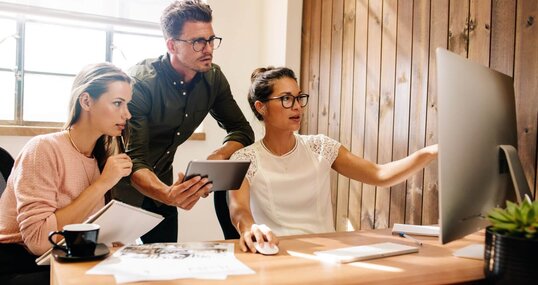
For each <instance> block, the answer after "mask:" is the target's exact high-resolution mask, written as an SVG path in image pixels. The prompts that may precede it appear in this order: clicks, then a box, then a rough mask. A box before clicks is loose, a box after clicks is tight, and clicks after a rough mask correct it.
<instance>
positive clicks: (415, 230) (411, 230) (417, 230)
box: [392, 224, 439, 237]
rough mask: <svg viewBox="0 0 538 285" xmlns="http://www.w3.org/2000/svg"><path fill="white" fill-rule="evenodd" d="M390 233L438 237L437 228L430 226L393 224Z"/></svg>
mask: <svg viewBox="0 0 538 285" xmlns="http://www.w3.org/2000/svg"><path fill="white" fill-rule="evenodd" d="M392 233H393V234H399V233H406V234H413V235H421V236H432V237H438V236H439V226H432V225H408V224H394V226H392Z"/></svg>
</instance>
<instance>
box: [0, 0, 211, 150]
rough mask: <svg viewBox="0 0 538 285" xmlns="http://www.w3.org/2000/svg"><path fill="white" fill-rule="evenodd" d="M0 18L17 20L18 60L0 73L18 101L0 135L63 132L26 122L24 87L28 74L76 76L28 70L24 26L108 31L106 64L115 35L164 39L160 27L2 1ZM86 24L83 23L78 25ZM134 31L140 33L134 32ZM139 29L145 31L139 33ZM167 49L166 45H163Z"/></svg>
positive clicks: (55, 125) (200, 135) (201, 136)
mask: <svg viewBox="0 0 538 285" xmlns="http://www.w3.org/2000/svg"><path fill="white" fill-rule="evenodd" d="M0 11H2V13H0V17H1V18H5V19H11V20H15V21H16V33H17V35H18V37H17V38H16V47H15V49H16V60H15V67H14V68H13V69H10V68H0V70H1V71H7V72H13V73H14V76H15V78H14V79H13V80H16V81H15V90H14V91H15V101H14V105H15V106H14V108H15V110H14V120H0V136H35V135H40V134H46V133H51V132H56V131H60V130H61V129H62V126H63V125H64V124H65V123H64V122H45V121H24V120H23V115H24V110H23V107H24V106H23V99H24V93H23V90H24V89H23V87H24V78H25V76H24V75H25V74H26V73H27V74H42V75H62V76H73V77H74V76H75V75H76V74H71V73H58V72H46V71H35V70H25V67H24V59H25V58H24V50H25V46H24V45H25V39H26V35H25V27H26V25H27V23H43V24H58V22H57V21H62V22H65V21H73V23H68V24H64V23H61V25H65V26H68V27H79V28H84V29H96V30H101V31H105V34H106V40H105V44H106V46H104V47H103V48H104V49H105V50H106V52H105V55H106V56H105V58H104V59H103V61H107V62H112V60H113V58H112V55H113V48H114V46H113V40H114V35H115V34H127V35H139V36H147V37H162V36H161V35H160V33H161V31H160V27H159V24H156V23H150V22H144V21H137V20H131V19H123V18H115V17H106V16H100V15H93V14H85V13H79V12H67V11H62V10H55V9H48V8H42V7H32V6H25V5H19V4H11V3H2V2H0ZM79 23H84V24H86V25H84V24H79ZM135 29H136V30H137V31H135ZM138 30H142V32H139V31H138ZM163 46H164V43H163ZM189 139H191V140H205V133H204V132H203V131H196V132H195V133H194V134H193V135H192V136H191V137H190V138H189Z"/></svg>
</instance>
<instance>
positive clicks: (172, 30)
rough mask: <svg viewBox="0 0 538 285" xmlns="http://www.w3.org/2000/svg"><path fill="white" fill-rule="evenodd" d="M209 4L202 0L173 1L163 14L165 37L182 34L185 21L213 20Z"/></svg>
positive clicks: (208, 21) (206, 21) (162, 23)
mask: <svg viewBox="0 0 538 285" xmlns="http://www.w3.org/2000/svg"><path fill="white" fill-rule="evenodd" d="M212 12H213V11H212V10H211V7H209V5H207V4H206V3H204V2H203V1H201V0H183V1H178V0H176V1H173V2H172V3H171V4H170V5H168V7H166V8H165V9H164V11H163V13H162V15H161V29H162V31H163V35H164V38H165V39H169V38H175V37H177V36H179V35H181V33H182V31H183V25H185V22H204V23H210V22H211V21H212V20H213V16H212Z"/></svg>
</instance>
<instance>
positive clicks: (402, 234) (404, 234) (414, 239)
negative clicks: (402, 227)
mask: <svg viewBox="0 0 538 285" xmlns="http://www.w3.org/2000/svg"><path fill="white" fill-rule="evenodd" d="M399 235H400V236H401V237H403V238H408V239H410V240H412V241H414V242H415V243H416V244H417V245H422V242H421V241H419V240H418V239H416V238H414V237H412V236H410V235H408V234H406V233H402V232H400V233H399Z"/></svg>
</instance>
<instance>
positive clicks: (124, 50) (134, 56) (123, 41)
mask: <svg viewBox="0 0 538 285" xmlns="http://www.w3.org/2000/svg"><path fill="white" fill-rule="evenodd" d="M113 42H114V43H113V45H112V46H113V53H112V62H113V63H114V64H115V65H117V66H119V67H120V68H122V69H123V70H127V69H128V68H129V67H131V66H133V65H134V64H136V63H137V62H140V61H142V60H143V59H146V58H154V57H158V56H160V55H162V54H164V53H165V52H166V44H165V42H164V39H163V38H162V37H152V36H141V35H131V34H122V33H116V34H114V40H113ZM141 43H144V44H143V48H140V47H141Z"/></svg>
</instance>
